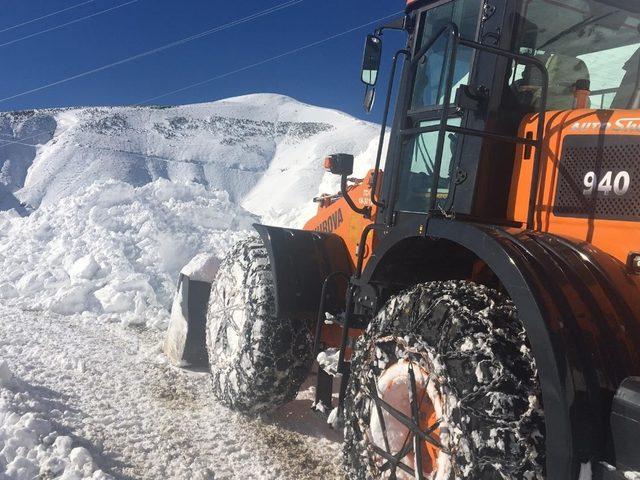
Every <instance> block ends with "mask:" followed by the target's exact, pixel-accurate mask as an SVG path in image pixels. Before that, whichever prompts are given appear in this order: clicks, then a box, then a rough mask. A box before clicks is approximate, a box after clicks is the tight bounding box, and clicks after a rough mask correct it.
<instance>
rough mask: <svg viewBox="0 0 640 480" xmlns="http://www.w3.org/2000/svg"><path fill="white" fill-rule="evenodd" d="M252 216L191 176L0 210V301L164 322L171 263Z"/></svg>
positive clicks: (105, 185)
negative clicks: (25, 211)
mask: <svg viewBox="0 0 640 480" xmlns="http://www.w3.org/2000/svg"><path fill="white" fill-rule="evenodd" d="M254 221H256V217H255V216H253V215H251V214H249V213H248V212H246V211H245V210H243V209H242V208H241V207H238V206H237V205H234V204H233V203H232V202H231V201H230V200H229V196H228V194H227V193H226V192H221V191H217V190H211V189H207V188H205V187H204V186H202V185H198V184H195V183H171V182H169V181H168V180H157V181H155V182H152V183H149V184H147V185H145V186H142V187H137V188H136V187H133V186H131V185H129V184H126V183H124V182H119V181H115V180H108V181H104V182H101V183H95V184H93V185H92V186H90V187H89V188H87V189H86V190H85V191H84V192H82V193H80V194H78V195H75V196H70V197H67V198H63V199H61V200H60V201H58V202H57V203H55V204H51V205H45V206H42V207H41V208H39V209H38V210H36V211H35V212H34V213H32V214H31V215H30V216H29V217H26V218H21V217H19V216H18V215H16V214H11V213H7V212H5V213H3V214H1V215H0V300H1V301H2V302H3V303H5V304H9V305H15V306H19V307H21V308H25V309H47V310H51V311H53V312H56V313H60V314H74V313H82V312H85V311H90V312H94V313H96V314H99V315H101V316H103V317H104V318H105V319H107V320H108V319H113V320H114V321H115V320H117V321H121V322H124V323H140V324H141V323H146V324H148V325H157V326H159V327H163V326H164V325H165V322H166V319H167V318H168V307H169V304H170V302H171V299H172V296H173V293H174V289H175V282H176V280H177V278H178V274H179V271H180V269H181V268H182V267H183V266H184V265H185V264H187V263H188V262H189V260H190V259H191V258H192V257H194V256H195V255H196V254H197V253H199V252H209V253H211V254H222V252H224V251H225V250H226V249H227V248H229V246H230V245H231V244H232V243H234V242H235V241H236V239H237V238H238V236H239V235H241V233H238V232H239V231H242V230H246V229H248V228H250V226H251V223H252V222H254Z"/></svg>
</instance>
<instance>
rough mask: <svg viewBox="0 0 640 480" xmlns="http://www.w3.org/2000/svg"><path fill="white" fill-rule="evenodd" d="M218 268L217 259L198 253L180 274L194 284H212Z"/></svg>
mask: <svg viewBox="0 0 640 480" xmlns="http://www.w3.org/2000/svg"><path fill="white" fill-rule="evenodd" d="M219 267H220V259H219V258H218V257H216V256H214V255H208V254H206V253H199V254H198V255H196V256H195V257H193V258H192V259H191V261H190V262H189V263H187V264H186V265H185V266H184V267H183V269H182V270H181V271H180V273H182V274H183V275H186V276H187V277H189V279H190V280H194V281H196V282H207V283H213V280H214V278H215V276H216V273H217V272H218V268H219Z"/></svg>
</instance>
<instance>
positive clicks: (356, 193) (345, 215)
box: [304, 170, 382, 358]
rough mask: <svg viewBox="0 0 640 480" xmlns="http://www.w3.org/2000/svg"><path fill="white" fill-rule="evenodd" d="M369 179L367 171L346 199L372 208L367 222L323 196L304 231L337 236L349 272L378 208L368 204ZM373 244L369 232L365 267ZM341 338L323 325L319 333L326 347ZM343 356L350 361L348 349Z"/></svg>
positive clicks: (355, 333)
mask: <svg viewBox="0 0 640 480" xmlns="http://www.w3.org/2000/svg"><path fill="white" fill-rule="evenodd" d="M372 177H373V170H370V171H369V172H368V173H367V175H366V176H365V178H364V179H362V180H358V181H356V182H355V183H353V184H352V185H350V186H349V187H348V193H349V196H350V197H351V198H352V199H353V201H354V203H355V204H356V206H357V207H359V208H364V207H369V208H371V216H370V218H365V217H363V216H362V215H360V214H358V213H356V212H354V211H353V210H351V208H349V205H347V202H346V200H345V199H344V198H343V197H342V196H341V195H339V194H337V195H322V196H320V197H318V198H316V202H317V203H318V213H317V214H316V216H315V217H313V218H311V219H310V220H309V221H308V222H307V223H306V224H305V226H304V230H315V231H320V232H330V233H334V234H336V235H338V236H340V237H341V238H342V240H343V241H344V243H345V245H346V247H347V251H348V252H349V258H350V260H351V267H352V269H355V266H356V264H357V261H358V245H359V244H360V239H361V236H362V231H363V230H364V228H365V227H366V226H367V225H368V224H370V223H372V222H374V221H375V218H376V213H377V208H376V206H375V205H373V204H372V202H371V188H372V187H371V183H372ZM381 181H382V172H380V173H379V175H378V185H380V183H381ZM374 242H375V233H374V232H371V233H370V234H369V236H368V237H367V240H366V244H365V248H364V260H363V265H366V261H367V259H368V258H369V256H370V255H371V251H372V249H373V245H374ZM341 334H342V329H341V328H340V327H339V326H338V325H335V324H334V325H325V328H323V329H322V336H321V339H322V342H323V343H324V344H325V345H326V346H328V347H338V346H340V342H341ZM360 334H361V331H359V330H354V329H351V330H350V331H349V336H350V337H352V338H356V337H358V336H359V335H360ZM346 355H347V358H349V357H350V355H351V349H350V348H348V349H347V351H346Z"/></svg>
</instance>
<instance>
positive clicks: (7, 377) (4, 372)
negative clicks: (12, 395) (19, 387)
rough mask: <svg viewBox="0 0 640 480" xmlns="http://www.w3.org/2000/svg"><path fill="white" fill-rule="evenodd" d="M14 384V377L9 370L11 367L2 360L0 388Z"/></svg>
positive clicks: (0, 364)
mask: <svg viewBox="0 0 640 480" xmlns="http://www.w3.org/2000/svg"><path fill="white" fill-rule="evenodd" d="M12 383H13V375H12V374H11V370H9V365H7V362H6V361H4V360H0V387H8V386H9V385H11V384H12Z"/></svg>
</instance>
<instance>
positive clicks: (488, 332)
mask: <svg viewBox="0 0 640 480" xmlns="http://www.w3.org/2000/svg"><path fill="white" fill-rule="evenodd" d="M390 30H394V31H396V33H395V34H398V33H399V34H400V35H404V36H405V37H406V47H405V48H403V49H401V50H399V51H397V52H395V54H394V55H393V56H390V59H391V75H390V77H391V78H390V79H389V81H388V85H387V98H386V102H385V103H384V107H385V108H384V113H383V125H382V130H381V135H380V146H379V150H378V155H377V159H375V166H374V168H373V169H372V170H371V171H370V172H369V173H368V174H367V176H366V178H364V179H352V178H350V176H351V175H352V170H353V161H354V158H353V156H352V155H349V154H348V153H338V154H332V155H328V156H327V158H326V159H325V160H324V166H325V168H326V169H327V170H328V171H330V172H331V173H334V174H337V175H340V177H341V190H340V192H339V193H336V194H335V195H323V196H321V197H318V198H316V201H317V202H318V213H317V215H316V216H315V217H314V218H312V219H310V220H309V222H308V223H307V224H306V226H305V227H304V229H302V230H294V229H287V228H280V227H272V226H266V225H256V226H255V228H256V230H257V235H255V236H251V237H250V238H248V239H247V240H244V241H242V242H240V243H239V244H238V245H236V246H235V247H234V249H233V250H232V251H231V252H230V253H229V256H228V257H227V259H225V260H224V261H223V262H222V265H221V267H220V270H219V272H218V275H217V278H216V280H215V281H214V283H213V285H212V290H211V298H210V300H209V306H208V312H207V319H206V322H207V326H206V331H207V333H206V337H207V338H206V342H207V348H208V355H209V364H210V369H211V374H212V378H213V390H214V393H215V395H216V397H217V398H219V399H220V400H221V401H223V402H224V403H226V404H227V405H229V406H230V407H232V408H235V409H237V410H240V411H244V412H247V413H259V412H263V411H267V410H270V409H273V408H276V407H277V406H279V405H281V404H283V403H285V402H287V401H289V400H291V399H292V398H293V397H294V396H295V395H296V392H297V390H298V388H299V386H300V385H301V383H302V382H303V381H304V379H305V378H306V377H307V376H308V374H309V372H310V369H311V368H312V366H313V363H314V362H315V363H317V364H318V366H317V372H318V373H317V387H316V404H315V405H316V408H317V409H319V410H321V411H325V412H326V413H327V414H329V415H330V420H331V422H332V423H333V424H334V425H336V426H339V427H340V428H343V429H344V442H345V444H344V472H345V476H346V477H347V478H350V479H365V478H366V479H370V478H390V479H393V478H416V479H432V480H434V479H435V480H443V479H543V478H544V479H550V480H578V479H590V478H601V479H604V478H610V479H615V478H633V475H634V474H633V473H632V472H633V471H639V470H640V378H639V377H640V228H639V226H640V223H639V222H640V2H638V1H631V0H413V1H409V2H407V4H406V10H405V15H403V16H402V18H398V19H397V20H395V21H393V22H390V23H389V24H387V25H382V26H380V27H379V28H378V29H377V30H376V31H375V32H374V34H372V35H369V36H367V39H366V46H365V52H364V60H363V66H362V79H361V80H362V81H363V82H364V83H365V85H366V95H365V108H366V109H367V110H371V107H372V104H373V99H374V96H375V86H376V83H377V80H378V76H379V75H378V74H379V70H380V64H381V61H382V60H381V59H382V58H383V55H382V50H383V48H382V47H383V41H382V37H383V33H387V32H388V31H390ZM393 92H397V94H395V95H394V93H393ZM392 97H393V98H392ZM391 110H393V112H391ZM390 118H393V120H392V121H391V120H389V119H390ZM388 120H389V121H388ZM388 124H389V126H390V130H389V131H390V134H389V135H388V137H386V135H385V133H386V132H387V128H388ZM386 138H388V145H387V149H386V151H387V153H386V158H384V159H383V158H382V152H383V151H384V148H383V142H384V141H385V139H386ZM327 153H331V152H327ZM382 169H384V174H383V172H382ZM202 341H204V339H202ZM336 382H338V383H336ZM334 384H336V387H337V388H336V391H338V392H339V395H337V398H336V397H334V396H333V395H332V391H333V385H334ZM625 475H626V477H625Z"/></svg>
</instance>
